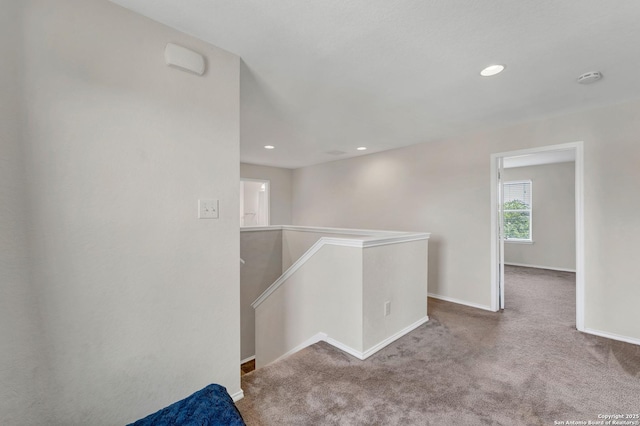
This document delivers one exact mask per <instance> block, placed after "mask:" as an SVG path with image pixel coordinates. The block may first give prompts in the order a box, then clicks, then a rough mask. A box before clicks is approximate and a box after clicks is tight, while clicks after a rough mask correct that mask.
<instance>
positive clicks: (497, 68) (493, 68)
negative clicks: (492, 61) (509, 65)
mask: <svg viewBox="0 0 640 426" xmlns="http://www.w3.org/2000/svg"><path fill="white" fill-rule="evenodd" d="M503 70H504V65H489V66H488V67H486V68H485V69H483V70H482V71H480V75H481V76H483V77H491V76H492V75H496V74H500V73H501V72H502V71H503Z"/></svg>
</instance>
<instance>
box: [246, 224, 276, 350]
mask: <svg viewBox="0 0 640 426" xmlns="http://www.w3.org/2000/svg"><path fill="white" fill-rule="evenodd" d="M282 232H283V231H282V229H277V230H269V231H254V230H249V229H243V230H242V231H241V232H240V257H241V258H242V259H244V260H245V264H244V265H242V266H241V267H240V325H241V331H240V336H241V345H240V360H244V359H247V358H249V357H252V356H254V355H255V354H256V347H255V335H256V333H255V321H256V319H255V311H254V309H253V306H251V304H252V303H253V302H254V301H255V300H256V299H257V298H258V296H260V295H261V294H262V293H263V292H264V291H265V290H266V289H267V288H269V286H270V285H271V284H273V283H274V282H275V280H277V279H278V277H280V275H282Z"/></svg>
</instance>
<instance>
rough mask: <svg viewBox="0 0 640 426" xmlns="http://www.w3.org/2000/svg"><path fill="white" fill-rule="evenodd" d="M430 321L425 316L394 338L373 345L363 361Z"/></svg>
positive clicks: (364, 355) (366, 352)
mask: <svg viewBox="0 0 640 426" xmlns="http://www.w3.org/2000/svg"><path fill="white" fill-rule="evenodd" d="M428 321H429V317H428V316H426V315H425V316H424V317H423V318H421V319H419V320H418V321H416V322H414V323H413V324H411V325H410V326H408V327H405V328H403V329H402V330H400V331H398V332H397V333H396V334H394V335H393V336H390V337H387V338H386V339H384V340H383V341H382V342H380V343H378V344H377V345H373V346H372V347H370V348H369V349H367V350H366V351H364V353H363V357H362V359H367V358H369V357H370V356H371V355H373V354H375V353H376V352H378V351H379V350H381V349H383V348H384V347H385V346H388V345H389V344H391V343H393V342H395V341H396V340H398V339H399V338H401V337H402V336H404V335H405V334H408V333H410V332H412V331H413V330H415V329H416V328H418V327H420V326H421V325H422V324H424V323H426V322H428Z"/></svg>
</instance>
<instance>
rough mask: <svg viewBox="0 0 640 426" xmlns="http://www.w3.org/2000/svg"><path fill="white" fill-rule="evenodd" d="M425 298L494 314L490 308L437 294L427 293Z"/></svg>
mask: <svg viewBox="0 0 640 426" xmlns="http://www.w3.org/2000/svg"><path fill="white" fill-rule="evenodd" d="M427 296H429V297H433V298H434V299H438V300H444V301H445V302H451V303H457V304H458V305H465V306H470V307H472V308H476V309H482V310H485V311H491V312H495V311H494V310H493V309H491V306H487V305H480V304H478V303H472V302H467V301H466V300H461V299H456V298H453V297H449V296H440V295H439V294H434V293H428V294H427Z"/></svg>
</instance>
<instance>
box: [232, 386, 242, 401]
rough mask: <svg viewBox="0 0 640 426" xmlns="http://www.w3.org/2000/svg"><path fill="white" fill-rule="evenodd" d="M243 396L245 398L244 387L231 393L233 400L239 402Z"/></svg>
mask: <svg viewBox="0 0 640 426" xmlns="http://www.w3.org/2000/svg"><path fill="white" fill-rule="evenodd" d="M242 398H244V391H243V390H242V389H240V390H239V391H238V392H236V393H234V394H233V395H231V399H233V402H238V401H240V400H241V399H242Z"/></svg>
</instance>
